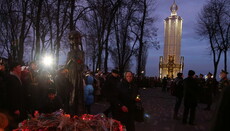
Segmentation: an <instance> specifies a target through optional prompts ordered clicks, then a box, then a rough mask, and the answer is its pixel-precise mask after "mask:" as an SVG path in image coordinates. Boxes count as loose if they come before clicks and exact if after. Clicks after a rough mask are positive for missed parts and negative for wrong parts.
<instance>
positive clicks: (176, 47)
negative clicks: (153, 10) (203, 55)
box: [159, 1, 184, 78]
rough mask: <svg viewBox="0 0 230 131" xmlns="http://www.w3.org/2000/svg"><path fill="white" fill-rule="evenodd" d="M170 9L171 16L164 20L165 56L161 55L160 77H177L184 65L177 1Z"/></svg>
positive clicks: (180, 22) (180, 20) (180, 19)
mask: <svg viewBox="0 0 230 131" xmlns="http://www.w3.org/2000/svg"><path fill="white" fill-rule="evenodd" d="M170 10H171V16H169V17H167V18H166V19H165V20H164V56H160V62H159V73H160V78H163V77H166V76H168V77H170V78H175V77H176V76H177V73H178V72H182V71H183V67H184V57H181V56H180V49H181V34H182V18H181V17H180V16H178V15H177V10H178V6H177V5H176V3H175V1H174V3H173V5H172V6H171V7H170Z"/></svg>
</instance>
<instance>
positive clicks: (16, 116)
mask: <svg viewBox="0 0 230 131" xmlns="http://www.w3.org/2000/svg"><path fill="white" fill-rule="evenodd" d="M9 69H10V74H9V75H8V77H7V84H6V87H7V88H6V92H7V93H6V94H7V105H6V108H7V110H8V111H9V115H10V116H11V117H12V119H10V120H9V129H15V128H17V124H18V123H19V122H21V121H22V120H24V119H25V118H26V112H25V101H26V99H25V88H24V87H23V86H22V81H21V65H20V63H18V62H12V63H11V64H10V68H9Z"/></svg>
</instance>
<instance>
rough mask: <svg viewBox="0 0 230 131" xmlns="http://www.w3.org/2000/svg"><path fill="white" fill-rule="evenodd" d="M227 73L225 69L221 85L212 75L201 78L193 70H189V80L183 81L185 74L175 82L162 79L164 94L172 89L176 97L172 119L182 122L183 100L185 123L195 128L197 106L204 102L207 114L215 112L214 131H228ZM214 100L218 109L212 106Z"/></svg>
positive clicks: (229, 94) (179, 76)
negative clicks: (179, 113)
mask: <svg viewBox="0 0 230 131" xmlns="http://www.w3.org/2000/svg"><path fill="white" fill-rule="evenodd" d="M227 74H228V72H226V71H224V70H222V71H221V73H220V78H221V80H220V81H219V82H218V81H217V80H216V79H215V78H213V77H212V76H213V75H212V73H210V72H209V73H208V74H207V78H206V79H205V78H204V75H203V74H200V75H199V77H198V76H197V75H195V71H193V70H189V71H188V76H187V77H186V78H183V77H184V76H183V73H178V74H177V77H176V78H175V79H174V80H171V79H167V78H166V77H165V78H164V79H163V80H162V91H164V92H165V91H167V90H170V91H171V94H172V95H173V96H175V97H176V102H175V106H174V115H173V119H175V120H180V117H179V116H178V112H179V109H180V107H181V104H182V100H183V102H184V111H183V116H182V123H183V124H187V123H188V124H190V125H195V123H194V122H195V114H196V107H197V105H198V104H199V103H202V104H206V107H205V108H204V110H205V111H210V110H211V109H212V110H215V114H214V119H213V123H212V126H213V127H212V130H213V131H219V130H226V129H227V130H229V126H228V124H227V121H229V117H230V115H228V114H229V111H228V109H230V108H229V106H230V104H229V96H230V91H229V88H230V81H229V80H228V78H227ZM213 101H215V102H216V103H217V106H216V107H212V104H213Z"/></svg>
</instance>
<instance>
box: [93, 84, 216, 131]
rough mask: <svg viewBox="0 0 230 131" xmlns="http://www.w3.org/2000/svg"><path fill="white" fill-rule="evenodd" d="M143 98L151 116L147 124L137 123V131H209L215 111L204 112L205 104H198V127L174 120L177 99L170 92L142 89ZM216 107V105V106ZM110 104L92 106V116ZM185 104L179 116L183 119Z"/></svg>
mask: <svg viewBox="0 0 230 131" xmlns="http://www.w3.org/2000/svg"><path fill="white" fill-rule="evenodd" d="M140 92H141V98H142V101H143V105H144V108H145V112H146V113H147V114H148V115H149V116H150V117H149V118H148V119H146V121H145V122H142V123H136V131H208V130H209V128H210V126H211V122H212V117H213V113H214V109H213V108H212V110H211V111H204V110H203V109H204V108H205V105H204V104H198V106H197V110H196V119H195V123H196V125H194V126H191V125H183V124H182V120H173V119H172V116H173V108H174V104H175V97H173V96H171V95H170V93H168V92H162V91H161V88H146V89H141V90H140ZM214 106H215V104H214ZM107 107H108V103H106V102H99V103H95V104H94V105H93V106H92V109H91V110H92V114H97V113H101V112H103V111H104V110H105V109H106V108H107ZM182 113H183V104H182V106H181V109H180V114H179V116H180V117H181V118H182Z"/></svg>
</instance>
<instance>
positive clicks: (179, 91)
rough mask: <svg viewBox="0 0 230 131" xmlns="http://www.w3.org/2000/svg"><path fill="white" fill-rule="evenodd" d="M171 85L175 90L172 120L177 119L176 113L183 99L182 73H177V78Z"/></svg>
mask: <svg viewBox="0 0 230 131" xmlns="http://www.w3.org/2000/svg"><path fill="white" fill-rule="evenodd" d="M173 83H174V86H175V87H174V88H175V97H176V103H175V107H174V114H173V119H179V118H178V111H179V109H180V106H181V102H182V99H183V73H178V74H177V78H176V79H175V80H174V81H173Z"/></svg>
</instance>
